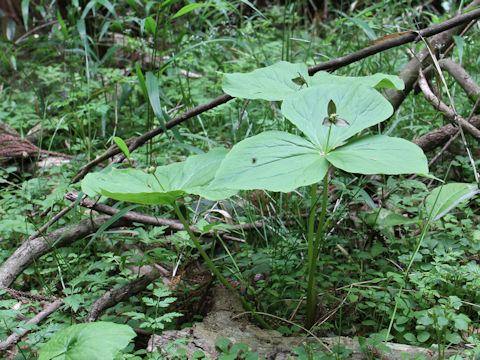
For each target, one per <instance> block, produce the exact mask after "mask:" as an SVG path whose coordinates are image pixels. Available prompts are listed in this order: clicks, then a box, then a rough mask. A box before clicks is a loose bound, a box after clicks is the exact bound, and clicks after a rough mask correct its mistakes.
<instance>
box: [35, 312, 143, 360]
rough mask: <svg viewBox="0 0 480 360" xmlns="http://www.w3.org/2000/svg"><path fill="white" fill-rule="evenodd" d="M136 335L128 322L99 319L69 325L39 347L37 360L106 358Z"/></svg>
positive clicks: (112, 355) (110, 356)
mask: <svg viewBox="0 0 480 360" xmlns="http://www.w3.org/2000/svg"><path fill="white" fill-rule="evenodd" d="M135 336H136V334H135V331H133V329H132V328H131V327H130V326H128V325H120V324H115V323H112V322H106V321H98V322H94V323H85V324H77V325H72V326H70V327H68V328H66V329H64V330H62V331H60V332H59V333H57V334H55V335H54V336H53V337H52V338H51V339H50V340H49V341H48V342H47V343H46V344H45V345H43V347H42V348H41V349H40V350H39V351H38V355H39V360H50V359H55V360H63V359H65V360H66V359H91V360H109V359H113V358H114V356H115V355H116V354H117V353H118V352H119V351H120V350H122V349H123V348H125V347H126V346H127V345H128V343H129V342H130V340H131V339H133V338H134V337H135Z"/></svg>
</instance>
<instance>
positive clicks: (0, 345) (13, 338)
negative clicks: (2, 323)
mask: <svg viewBox="0 0 480 360" xmlns="http://www.w3.org/2000/svg"><path fill="white" fill-rule="evenodd" d="M62 304H63V299H58V300H55V301H54V302H53V303H51V304H50V305H48V306H47V307H46V308H45V309H44V310H42V311H40V312H39V313H38V314H37V315H36V316H35V317H33V318H32V319H30V320H28V321H27V322H26V324H33V325H37V324H39V323H40V322H42V321H43V320H44V319H46V318H47V317H48V316H49V315H50V314H52V313H53V312H55V311H57V309H58V308H59V307H60V306H61V305H62ZM32 329H33V328H32V327H30V328H29V329H22V328H19V329H17V332H15V333H14V334H12V335H10V336H9V337H8V338H7V339H6V340H5V341H0V350H6V349H8V348H9V347H10V346H12V345H14V344H16V343H17V342H18V341H19V340H20V339H21V338H22V337H24V336H25V335H26V334H28V333H29V332H30V330H32Z"/></svg>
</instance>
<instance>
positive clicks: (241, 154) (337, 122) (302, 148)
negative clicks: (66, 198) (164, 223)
mask: <svg viewBox="0 0 480 360" xmlns="http://www.w3.org/2000/svg"><path fill="white" fill-rule="evenodd" d="M403 86H404V84H403V82H402V80H401V79H399V78H398V77H396V76H391V75H385V74H375V75H371V76H366V77H341V76H334V75H331V74H329V73H326V72H319V73H317V74H315V75H314V76H309V74H308V68H307V66H306V65H305V64H291V63H287V62H279V63H276V64H274V65H272V66H269V67H266V68H263V69H258V70H255V71H253V72H251V73H247V74H239V73H235V74H225V75H224V78H223V89H224V91H225V92H226V93H228V94H230V95H231V96H234V97H239V98H247V99H264V100H269V101H282V106H281V111H282V114H283V115H284V116H285V118H286V119H288V120H289V121H290V122H291V123H292V124H293V125H295V126H296V128H297V129H298V132H297V133H296V134H292V133H288V132H282V131H266V132H263V133H261V134H259V135H256V136H252V137H250V138H247V139H245V140H243V141H241V142H239V143H237V144H236V145H235V146H233V148H232V149H231V150H227V149H223V148H217V149H213V150H211V151H210V152H208V153H205V154H201V155H194V156H191V157H189V158H188V159H187V160H186V161H184V162H181V163H175V164H170V165H167V166H162V167H158V168H156V169H149V171H143V170H140V169H133V168H128V169H116V168H113V169H106V171H103V172H100V173H93V174H89V175H87V177H86V178H85V179H84V180H83V182H82V190H83V191H84V192H85V193H86V194H88V195H91V196H93V195H97V194H101V195H104V196H108V197H110V198H113V199H117V200H122V201H129V202H135V203H143V204H152V205H155V204H164V205H171V206H172V207H173V209H174V210H175V213H176V214H177V216H178V218H179V219H180V221H181V222H182V223H183V225H184V226H185V229H186V230H187V232H188V234H189V236H190V238H191V239H192V242H193V243H194V244H195V246H196V247H197V249H198V251H199V253H200V255H201V256H202V257H203V258H204V259H205V262H206V264H207V266H209V268H210V269H211V271H212V272H213V273H214V274H215V275H216V276H217V277H218V278H219V280H220V281H221V282H222V283H223V284H224V285H225V286H226V287H227V288H232V287H231V285H230V284H229V283H228V282H227V281H226V279H225V278H224V276H223V275H222V273H221V272H220V271H219V270H218V269H217V268H216V266H215V265H214V263H213V261H212V260H211V259H210V258H209V256H208V255H207V253H206V252H205V250H204V249H203V247H202V245H201V243H200V242H199V240H198V239H197V238H196V237H195V235H194V234H193V232H192V231H191V230H190V227H189V223H188V219H185V217H184V216H183V214H182V213H181V211H180V210H179V208H178V205H177V200H178V199H179V198H181V197H183V196H184V195H186V194H195V195H199V196H202V197H205V198H207V199H210V200H219V199H224V198H228V197H230V196H231V195H233V194H235V193H236V192H237V191H239V190H254V189H262V190H270V191H281V192H291V191H293V190H295V189H297V188H299V187H303V186H308V187H309V191H310V194H311V209H310V215H309V222H308V229H307V241H308V259H307V260H308V264H307V273H308V288H307V304H306V325H307V326H308V327H310V326H312V325H313V323H314V321H315V309H316V283H315V275H316V268H317V264H316V262H317V259H318V256H319V248H320V242H321V241H322V240H323V239H324V236H325V233H326V231H325V230H326V228H327V226H328V222H329V219H328V217H327V209H328V192H327V189H328V182H329V177H328V170H329V167H333V168H338V169H340V170H343V171H345V172H350V173H359V174H390V175H395V174H406V173H416V174H427V173H428V165H427V159H426V157H425V155H424V153H423V151H422V150H421V149H420V148H419V147H418V146H417V145H415V144H413V143H411V142H409V141H406V140H404V139H401V138H395V137H388V136H384V135H368V134H363V132H364V130H365V129H367V128H369V127H371V126H373V125H376V124H378V123H380V122H381V121H383V120H385V119H387V118H388V117H390V116H391V115H392V113H393V108H392V106H391V104H390V103H389V102H388V101H387V100H386V99H385V98H384V97H383V96H382V95H381V94H380V93H379V92H378V90H377V89H381V88H396V89H403ZM320 182H321V183H322V192H321V197H320V198H317V196H318V195H317V190H318V183H320ZM318 210H320V211H319V215H318V216H317V214H318ZM317 218H318V221H317ZM242 302H243V303H244V306H246V308H247V309H249V310H251V306H250V305H249V304H248V303H246V301H245V299H243V298H242ZM257 319H258V317H257ZM259 321H261V322H262V323H263V324H264V325H266V324H265V323H264V322H263V320H261V319H260V320H259Z"/></svg>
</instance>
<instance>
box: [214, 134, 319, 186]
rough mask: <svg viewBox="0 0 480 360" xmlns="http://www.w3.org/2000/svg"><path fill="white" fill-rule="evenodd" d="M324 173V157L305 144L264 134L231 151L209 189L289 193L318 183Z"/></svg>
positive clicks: (289, 136)
mask: <svg viewBox="0 0 480 360" xmlns="http://www.w3.org/2000/svg"><path fill="white" fill-rule="evenodd" d="M327 170H328V162H327V161H326V160H325V157H324V156H323V155H321V154H320V152H319V150H318V149H316V147H315V146H314V145H313V144H312V143H310V142H309V141H308V140H306V139H303V138H301V137H299V136H296V135H292V134H289V133H285V132H281V131H266V132H264V133H261V134H259V135H256V136H252V137H250V138H247V139H245V140H242V141H240V142H239V143H238V144H236V145H235V146H234V147H233V148H232V149H231V150H230V152H229V153H228V154H227V156H226V157H225V160H224V161H223V162H222V164H221V166H220V169H219V170H218V172H217V174H216V176H215V180H214V181H213V182H212V184H211V185H210V188H213V189H215V188H216V187H220V188H231V189H242V190H253V189H264V190H271V191H283V192H290V191H293V190H295V189H296V188H298V187H300V186H305V185H310V184H313V183H316V182H318V181H320V180H321V179H322V178H323V177H324V176H325V174H326V173H327Z"/></svg>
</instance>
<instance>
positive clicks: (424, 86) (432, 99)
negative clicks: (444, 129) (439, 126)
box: [418, 69, 480, 140]
mask: <svg viewBox="0 0 480 360" xmlns="http://www.w3.org/2000/svg"><path fill="white" fill-rule="evenodd" d="M418 85H419V86H420V89H421V90H422V92H423V94H424V96H425V99H426V100H427V101H428V102H429V103H430V104H432V105H433V106H434V107H435V108H436V109H437V110H439V111H441V112H442V113H443V114H444V115H445V117H446V118H447V119H448V120H449V121H451V122H452V123H453V124H456V123H457V121H458V123H459V124H460V125H461V126H462V128H464V129H465V130H467V131H468V132H469V133H470V134H471V135H472V136H474V137H475V138H476V139H479V140H480V130H478V129H477V128H476V127H475V126H473V125H472V124H471V123H469V122H468V121H467V120H465V119H464V118H463V117H461V116H460V115H455V111H454V110H453V109H452V108H450V107H449V106H448V105H447V104H445V103H444V102H443V101H441V100H440V99H439V98H438V97H437V96H436V95H435V94H434V93H433V91H432V89H430V86H429V85H428V82H427V79H426V78H425V76H424V75H423V72H422V70H421V69H420V70H419V77H418Z"/></svg>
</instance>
